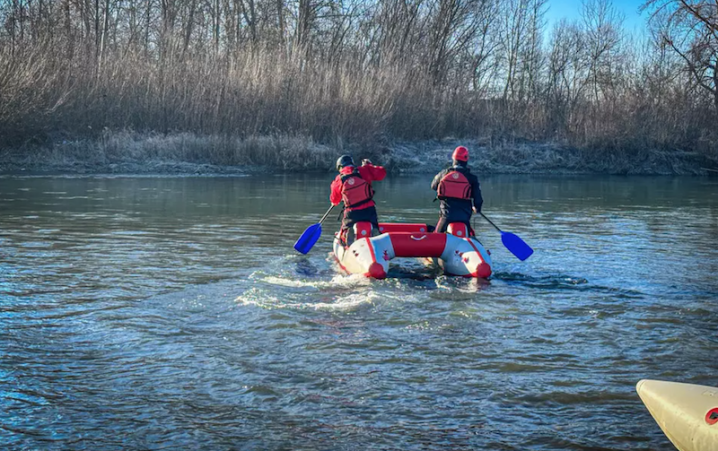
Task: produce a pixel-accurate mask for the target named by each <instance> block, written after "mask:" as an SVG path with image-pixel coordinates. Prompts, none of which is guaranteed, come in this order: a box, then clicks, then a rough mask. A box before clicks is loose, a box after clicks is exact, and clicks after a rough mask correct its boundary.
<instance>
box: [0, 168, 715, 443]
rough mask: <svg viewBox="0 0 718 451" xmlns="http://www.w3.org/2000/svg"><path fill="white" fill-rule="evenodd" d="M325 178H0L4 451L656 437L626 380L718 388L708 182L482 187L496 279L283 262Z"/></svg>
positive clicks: (397, 199)
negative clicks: (377, 274)
mask: <svg viewBox="0 0 718 451" xmlns="http://www.w3.org/2000/svg"><path fill="white" fill-rule="evenodd" d="M330 180H331V175H327V176H264V177H254V176H252V177H217V178H213V177H134V178H133V177H85V178H78V177H54V178H53V177H4V178H0V408H1V409H2V410H1V411H2V415H1V416H0V448H2V449H10V450H16V449H17V450H25V449H27V450H35V449H42V450H67V449H72V450H136V449H137V450H139V449H142V450H150V449H151V450H157V449H173V450H174V449H203V450H231V449H242V450H275V449H276V450H278V449H304V450H313V449H317V450H388V449H397V450H434V449H446V450H449V449H451V450H461V449H496V450H558V449H572V450H577V449H578V450H589V449H590V450H599V449H600V450H626V449H636V450H670V449H673V448H672V446H671V445H670V443H669V442H668V440H667V439H666V438H665V437H664V436H663V434H662V433H661V432H660V430H659V428H658V426H657V425H656V423H655V422H654V421H653V419H652V418H651V416H650V415H649V413H648V411H647V410H646V409H645V408H644V407H643V405H642V403H641V402H640V400H639V398H638V396H637V395H636V393H635V389H634V387H635V384H636V382H638V380H640V379H643V378H654V379H664V380H673V381H682V382H690V383H698V384H704V385H711V386H718V352H717V351H718V332H717V331H718V302H716V300H718V281H716V272H718V245H717V244H716V243H718V180H716V179H715V178H667V177H635V178H634V177H583V176H582V177H527V176H492V177H487V178H484V179H483V180H482V188H483V191H484V197H485V198H486V202H485V205H484V211H485V213H486V214H487V216H488V217H489V218H491V219H492V220H493V221H494V222H495V223H496V224H498V225H499V226H501V227H503V229H504V230H506V231H511V232H513V233H516V234H518V235H519V236H521V237H522V238H523V239H524V240H525V241H526V242H528V243H529V244H530V245H531V246H532V247H533V248H534V249H535V250H536V252H535V254H534V255H533V256H532V257H531V258H530V259H528V260H527V261H525V262H519V261H518V260H516V259H515V258H514V257H513V256H512V255H511V254H510V253H509V252H508V251H507V250H506V249H504V248H503V247H502V245H501V242H500V236H499V234H498V233H497V232H496V231H494V230H493V229H492V228H490V226H488V224H487V223H485V222H482V221H481V220H479V221H477V222H476V228H477V232H478V233H479V236H480V237H481V239H482V241H483V243H484V245H485V246H487V247H488V248H489V249H490V250H491V251H492V254H493V260H494V271H495V272H494V275H493V276H492V278H491V279H490V280H489V281H488V282H485V281H484V282H480V281H476V280H466V279H457V278H446V277H444V276H443V275H441V274H440V273H438V272H436V271H435V270H433V269H430V268H429V269H427V268H424V267H423V266H421V265H419V264H417V263H416V262H411V261H410V262H407V263H406V264H405V265H402V266H401V267H398V268H396V269H394V270H392V275H393V276H395V278H392V279H387V280H383V281H372V280H367V279H364V278H363V277H357V276H347V275H343V274H341V273H340V272H339V269H338V267H337V265H336V264H335V263H334V262H333V259H332V257H331V255H330V251H331V237H332V235H333V231H334V229H335V228H336V224H337V223H336V222H335V221H334V219H335V217H334V216H333V215H332V217H330V220H329V221H328V222H326V223H325V226H324V234H323V236H322V238H321V239H320V241H319V242H318V244H317V245H316V246H315V248H314V249H313V250H312V251H311V252H310V253H309V255H308V256H306V257H305V256H301V255H299V254H297V253H296V252H295V251H294V250H293V249H292V245H293V244H294V241H295V240H296V239H297V237H298V236H299V235H300V234H301V232H302V231H303V230H304V229H305V228H306V227H307V226H309V225H311V224H313V223H315V222H317V221H318V219H319V218H320V217H321V215H322V214H323V213H324V211H326V208H327V206H328V191H329V182H330ZM429 182H430V177H420V176H413V177H392V178H390V179H388V180H386V181H384V182H380V183H376V184H375V188H376V189H377V199H378V200H379V206H378V209H379V213H380V219H381V220H383V221H410V222H419V221H422V222H431V223H433V222H435V220H436V216H437V210H438V205H437V204H433V203H432V202H431V199H432V193H431V191H429V189H428V184H429Z"/></svg>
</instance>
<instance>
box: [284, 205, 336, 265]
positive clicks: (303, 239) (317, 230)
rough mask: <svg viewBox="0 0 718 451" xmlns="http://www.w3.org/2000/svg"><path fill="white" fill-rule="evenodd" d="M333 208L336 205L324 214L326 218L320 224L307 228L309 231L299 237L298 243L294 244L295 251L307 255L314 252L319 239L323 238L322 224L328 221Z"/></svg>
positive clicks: (323, 217)
mask: <svg viewBox="0 0 718 451" xmlns="http://www.w3.org/2000/svg"><path fill="white" fill-rule="evenodd" d="M332 208H334V205H332V206H331V207H329V210H327V212H326V213H324V216H322V219H321V220H320V221H319V222H318V223H316V224H313V225H310V226H309V227H307V230H305V231H304V233H302V236H300V237H299V239H298V240H297V242H296V243H294V249H296V250H297V251H299V252H301V253H302V254H306V253H307V252H309V251H310V250H312V247H314V244H315V243H316V242H317V240H318V239H319V237H320V236H322V222H324V220H325V219H327V216H328V215H329V212H330V211H332Z"/></svg>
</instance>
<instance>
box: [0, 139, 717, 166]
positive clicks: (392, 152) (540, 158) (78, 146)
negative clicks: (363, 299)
mask: <svg viewBox="0 0 718 451" xmlns="http://www.w3.org/2000/svg"><path fill="white" fill-rule="evenodd" d="M457 145H465V146H467V147H469V149H470V151H471V166H472V167H473V168H474V169H475V171H477V172H478V173H482V174H488V173H527V174H530V173H541V174H566V173H604V174H691V175H696V174H711V173H715V172H713V171H716V169H718V160H715V159H711V158H708V157H706V156H705V155H703V154H699V153H696V152H680V151H677V150H674V151H661V150H643V151H640V152H637V151H631V152H627V151H613V152H606V151H604V152H592V151H589V150H585V149H584V150H582V149H577V148H572V147H570V146H566V145H561V144H556V143H537V142H528V141H518V140H514V141H492V140H491V139H462V140H457V139H445V140H423V141H412V142H410V141H394V142H391V143H383V144H376V145H366V144H365V145H343V144H342V143H338V144H335V145H331V146H329V145H324V144H319V143H317V142H315V141H314V140H313V139H311V138H309V137H307V136H286V135H274V136H252V137H248V138H238V137H226V136H217V135H209V136H199V135H195V134H192V133H175V134H167V135H164V134H155V133H135V132H130V131H122V132H110V131H107V130H106V131H105V132H103V133H102V134H101V137H100V138H99V139H89V138H88V139H81V140H71V139H67V138H65V137H62V136H59V137H58V140H57V141H55V142H51V143H43V144H42V145H32V146H30V147H28V146H25V147H23V148H22V149H9V150H5V151H0V174H60V173H61V174H113V173H114V174H243V173H257V172H290V173H297V172H331V171H333V170H334V164H335V162H336V159H337V157H338V156H339V155H341V154H343V153H349V154H351V155H353V156H354V158H355V159H356V160H357V161H358V160H360V159H362V158H370V159H371V160H372V161H374V162H375V163H377V164H383V165H384V166H386V167H387V168H388V169H389V170H390V171H391V172H393V173H405V174H408V173H431V172H436V171H437V170H438V169H439V168H441V167H444V166H445V165H446V164H447V162H448V161H449V158H450V154H451V151H452V150H453V149H454V148H455V147H456V146H457Z"/></svg>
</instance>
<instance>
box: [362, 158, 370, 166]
mask: <svg viewBox="0 0 718 451" xmlns="http://www.w3.org/2000/svg"><path fill="white" fill-rule="evenodd" d="M368 164H371V160H369V159H364V160H362V161H361V165H362V166H366V165H368Z"/></svg>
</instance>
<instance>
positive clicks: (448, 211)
mask: <svg viewBox="0 0 718 451" xmlns="http://www.w3.org/2000/svg"><path fill="white" fill-rule="evenodd" d="M451 158H452V160H453V164H452V166H451V167H450V168H448V169H444V170H443V171H441V172H439V173H438V174H436V177H434V180H433V181H432V182H431V189H432V190H434V191H436V197H437V198H438V199H439V200H440V201H441V213H440V214H439V222H438V223H437V224H436V230H435V232H442V233H443V232H446V228H447V226H448V225H449V224H450V223H452V222H463V223H464V224H466V227H468V230H471V232H472V234H473V229H472V228H471V213H472V212H473V213H479V212H481V205H482V204H483V203H484V199H483V198H482V197H481V187H480V186H479V179H477V178H476V176H475V175H474V174H472V173H471V171H470V170H469V168H468V167H467V166H466V164H467V163H468V161H469V150H468V149H467V148H466V147H464V146H459V147H457V148H456V150H454V153H453V155H452V156H451Z"/></svg>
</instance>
